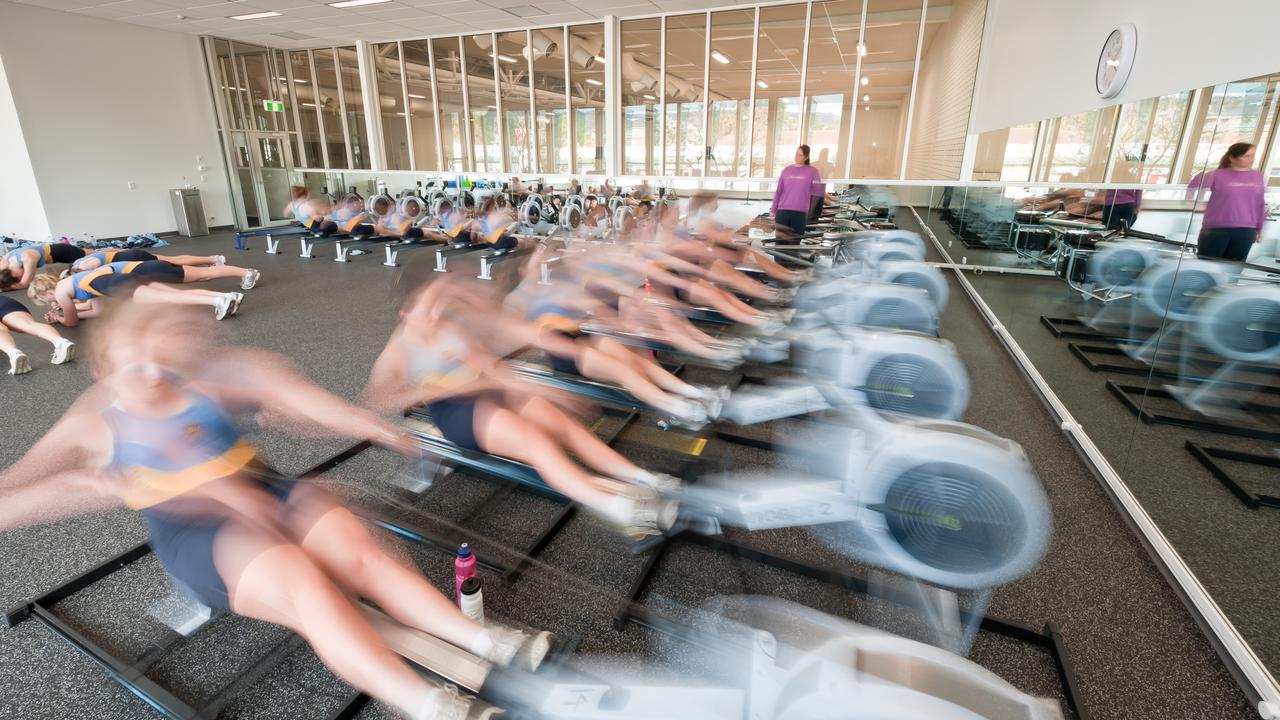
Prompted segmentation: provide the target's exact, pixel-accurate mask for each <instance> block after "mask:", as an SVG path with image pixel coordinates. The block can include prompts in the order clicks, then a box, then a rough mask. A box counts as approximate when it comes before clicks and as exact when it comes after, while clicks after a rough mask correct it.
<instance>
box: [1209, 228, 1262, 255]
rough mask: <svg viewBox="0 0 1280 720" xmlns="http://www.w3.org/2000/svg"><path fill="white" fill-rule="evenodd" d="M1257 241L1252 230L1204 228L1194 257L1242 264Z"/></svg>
mask: <svg viewBox="0 0 1280 720" xmlns="http://www.w3.org/2000/svg"><path fill="white" fill-rule="evenodd" d="M1257 239H1258V231H1257V230H1255V229H1254V228H1205V229H1203V230H1201V231H1200V239H1199V241H1198V246H1197V248H1196V255H1199V256H1200V257H1203V258H1220V259H1222V260H1233V261H1235V262H1244V261H1245V259H1246V258H1248V257H1249V250H1250V249H1251V248H1252V247H1253V243H1254V242H1256V241H1257Z"/></svg>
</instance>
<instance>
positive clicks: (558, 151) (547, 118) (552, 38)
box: [529, 29, 572, 175]
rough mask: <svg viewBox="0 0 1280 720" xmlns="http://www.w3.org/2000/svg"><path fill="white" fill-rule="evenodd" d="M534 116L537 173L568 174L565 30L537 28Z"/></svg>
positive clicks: (533, 52) (534, 59)
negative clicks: (536, 141)
mask: <svg viewBox="0 0 1280 720" xmlns="http://www.w3.org/2000/svg"><path fill="white" fill-rule="evenodd" d="M532 36H533V43H532V44H531V46H530V48H529V53H530V55H531V56H532V57H533V91H534V118H535V123H536V125H537V128H536V132H537V136H538V152H539V158H538V168H537V171H538V172H544V173H558V174H562V175H567V174H569V153H570V151H571V150H572V146H571V145H570V142H569V110H568V96H567V92H568V83H567V82H565V77H566V72H565V55H564V45H565V32H564V30H563V29H555V30H534V31H533V32H532Z"/></svg>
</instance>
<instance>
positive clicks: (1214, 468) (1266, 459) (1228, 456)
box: [1185, 440, 1280, 510]
mask: <svg viewBox="0 0 1280 720" xmlns="http://www.w3.org/2000/svg"><path fill="white" fill-rule="evenodd" d="M1185 447H1186V448H1187V452H1189V453H1191V455H1192V456H1193V457H1195V459H1197V460H1199V461H1200V463H1201V464H1202V465H1204V466H1205V468H1206V469H1207V470H1208V471H1209V472H1210V473H1211V474H1212V475H1213V477H1214V478H1216V479H1217V480H1218V482H1220V483H1222V484H1223V485H1224V486H1225V487H1226V488H1227V489H1228V490H1230V491H1231V494H1232V495H1235V496H1236V498H1238V499H1239V500H1240V502H1242V503H1244V504H1245V507H1247V508H1249V509H1250V510H1257V509H1258V508H1264V507H1268V508H1275V509H1280V497H1277V496H1275V495H1269V494H1266V493H1255V492H1253V491H1251V490H1249V489H1248V488H1246V487H1244V485H1241V484H1240V481H1238V480H1236V479H1235V477H1233V476H1232V475H1231V473H1229V472H1227V469H1226V468H1224V467H1223V466H1222V465H1221V464H1219V463H1218V461H1219V460H1229V461H1231V462H1239V463H1246V464H1249V465H1257V466H1259V467H1267V468H1277V469H1280V455H1257V454H1254V453H1246V452H1239V451H1236V450H1228V449H1225V448H1214V447H1205V446H1204V445H1198V444H1196V443H1195V442H1192V441H1191V440H1188V441H1186V445H1185Z"/></svg>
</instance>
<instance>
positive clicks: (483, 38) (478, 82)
mask: <svg viewBox="0 0 1280 720" xmlns="http://www.w3.org/2000/svg"><path fill="white" fill-rule="evenodd" d="M462 47H463V51H464V52H465V53H466V75H467V107H468V108H469V114H470V118H469V121H470V123H471V146H472V151H471V157H472V160H473V161H474V166H473V168H472V169H473V170H474V171H475V172H480V173H489V172H501V171H502V147H501V144H500V143H499V141H498V90H497V85H496V84H495V83H494V63H495V59H494V57H493V56H494V50H493V35H492V34H491V33H483V34H481V35H470V36H467V37H465V38H463V41H462Z"/></svg>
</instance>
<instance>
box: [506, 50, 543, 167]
mask: <svg viewBox="0 0 1280 720" xmlns="http://www.w3.org/2000/svg"><path fill="white" fill-rule="evenodd" d="M527 43H528V37H527V34H526V32H525V31H523V30H521V31H519V32H511V33H503V34H501V35H499V36H498V61H499V62H498V90H499V92H500V93H501V95H502V116H503V122H504V123H505V125H504V127H503V130H504V132H505V133H506V142H507V166H508V170H510V171H511V172H513V173H529V172H533V168H534V164H533V115H532V109H531V107H530V105H529V97H530V93H529V77H530V62H529V58H528V56H527V54H526V53H525V45H526V44H527Z"/></svg>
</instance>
